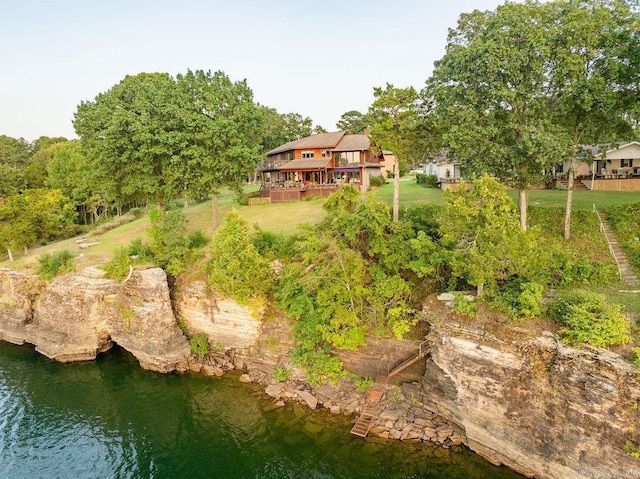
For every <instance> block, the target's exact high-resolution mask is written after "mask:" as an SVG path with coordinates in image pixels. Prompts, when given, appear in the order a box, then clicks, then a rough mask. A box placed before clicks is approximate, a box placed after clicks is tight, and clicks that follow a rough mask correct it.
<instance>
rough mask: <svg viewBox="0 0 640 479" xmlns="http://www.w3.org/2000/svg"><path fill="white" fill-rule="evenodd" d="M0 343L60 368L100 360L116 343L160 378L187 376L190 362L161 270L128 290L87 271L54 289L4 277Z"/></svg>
mask: <svg viewBox="0 0 640 479" xmlns="http://www.w3.org/2000/svg"><path fill="white" fill-rule="evenodd" d="M0 339H3V340H6V341H10V342H14V343H17V344H22V343H24V342H29V343H32V344H34V345H35V346H36V350H37V351H39V352H40V353H42V354H44V355H45V356H47V357H49V358H52V359H55V360H57V361H63V362H64V361H84V360H90V359H95V357H96V355H97V354H99V353H101V352H103V351H106V350H108V349H109V348H111V347H112V345H113V343H117V344H118V345H120V346H121V347H123V348H124V349H126V350H127V351H129V352H130V353H132V354H133V355H134V356H135V357H136V358H137V359H138V361H139V362H140V364H141V366H142V367H144V368H147V369H151V370H153V371H159V372H169V371H174V370H176V369H177V370H184V369H186V368H187V364H188V358H189V356H190V354H191V348H190V347H189V343H188V342H187V339H186V338H185V336H184V334H182V331H180V328H178V326H177V323H176V319H175V316H174V314H173V309H172V306H171V300H170V298H169V287H168V284H167V277H166V275H165V273H164V271H162V270H161V269H159V268H152V269H147V270H141V271H134V273H133V274H132V276H131V278H130V279H129V280H128V281H126V282H125V283H123V284H120V283H118V282H116V281H114V280H111V279H107V278H104V277H103V273H102V271H100V270H98V269H95V268H86V269H85V270H83V271H82V272H81V273H72V274H67V275H64V276H59V277H57V278H55V279H54V280H53V281H52V282H51V284H49V285H47V284H46V283H44V282H42V281H40V280H38V279H37V278H34V277H29V276H25V275H21V274H19V273H15V272H11V271H7V270H2V271H0Z"/></svg>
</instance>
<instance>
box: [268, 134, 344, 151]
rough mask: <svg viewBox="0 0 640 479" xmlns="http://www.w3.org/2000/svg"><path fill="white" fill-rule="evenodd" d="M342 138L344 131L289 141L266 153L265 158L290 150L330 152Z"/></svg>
mask: <svg viewBox="0 0 640 479" xmlns="http://www.w3.org/2000/svg"><path fill="white" fill-rule="evenodd" d="M343 136H345V132H344V131H337V132H335V133H320V134H318V135H311V136H307V137H305V138H300V139H299V140H294V141H290V142H289V143H285V144H284V145H280V146H278V147H277V148H274V149H273V150H271V151H269V152H267V156H268V155H275V154H277V153H283V152H285V151H291V150H305V149H319V150H331V149H333V148H335V147H336V145H337V144H338V143H339V142H340V140H341V139H342V137H343Z"/></svg>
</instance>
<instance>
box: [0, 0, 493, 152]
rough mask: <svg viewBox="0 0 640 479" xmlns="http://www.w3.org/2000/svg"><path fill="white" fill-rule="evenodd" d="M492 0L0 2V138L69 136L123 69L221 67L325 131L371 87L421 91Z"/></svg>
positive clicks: (369, 97) (261, 98)
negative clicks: (451, 38)
mask: <svg viewBox="0 0 640 479" xmlns="http://www.w3.org/2000/svg"><path fill="white" fill-rule="evenodd" d="M501 3H504V2H503V1H501V0H389V1H385V0H366V1H365V0H342V1H339V0H324V1H323V0H316V1H305V0H280V1H276V0H262V1H259V0H220V1H219V0H208V1H205V0H180V1H178V0H174V1H169V0H146V1H145V0H102V1H97V0H82V1H78V0H57V1H55V2H54V1H50V0H47V1H39V0H22V1H20V0H0V135H8V136H11V137H14V138H24V139H26V140H28V141H32V140H35V139H36V138H38V137H40V136H50V137H54V136H64V137H66V138H75V137H76V135H75V132H74V130H73V115H74V113H75V111H76V109H77V107H78V105H79V104H80V103H81V102H83V101H92V100H93V99H94V98H95V97H96V95H98V94H99V93H102V92H105V91H108V90H109V89H110V88H111V87H113V86H114V85H116V84H117V83H119V82H120V81H121V80H122V79H123V78H124V77H125V76H126V75H135V74H138V73H141V72H167V73H169V74H171V75H173V76H175V75H176V74H178V73H184V72H186V71H187V70H188V69H190V70H198V69H200V70H211V71H217V70H222V71H224V72H225V73H226V74H227V75H228V76H229V77H230V78H231V79H232V80H242V79H246V80H247V83H248V85H249V86H250V87H251V89H252V90H253V94H254V99H255V100H256V101H257V102H259V103H260V104H262V105H267V106H269V107H273V108H275V109H277V110H278V111H279V112H280V113H289V112H293V113H299V114H301V115H303V116H309V117H311V118H312V119H313V122H314V125H321V126H323V127H324V128H325V129H327V130H329V131H335V130H336V122H337V121H338V120H339V119H340V116H341V115H342V114H343V113H345V112H346V111H349V110H358V111H362V112H365V111H366V110H367V109H368V107H369V105H370V104H371V103H372V102H373V88H374V87H376V86H382V87H384V86H385V84H386V83H392V84H394V85H395V86H397V87H406V86H414V87H415V88H418V89H420V88H422V87H423V85H424V82H425V80H426V79H427V78H428V77H429V75H430V74H431V72H432V70H433V62H434V61H436V60H438V59H439V58H441V57H442V55H443V54H444V49H445V46H446V39H447V32H448V29H449V28H455V26H456V23H457V20H458V17H459V16H460V14H461V13H463V12H470V11H472V10H474V9H479V10H494V9H495V8H496V7H497V6H498V5H499V4H501Z"/></svg>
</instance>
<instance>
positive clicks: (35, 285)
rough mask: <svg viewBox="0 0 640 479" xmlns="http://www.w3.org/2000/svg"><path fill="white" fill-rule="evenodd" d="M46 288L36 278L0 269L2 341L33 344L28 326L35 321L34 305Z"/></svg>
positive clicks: (0, 334)
mask: <svg viewBox="0 0 640 479" xmlns="http://www.w3.org/2000/svg"><path fill="white" fill-rule="evenodd" d="M45 286H46V283H45V282H44V281H41V280H40V279H38V278H37V277H35V276H27V275H24V274H21V273H17V272H15V271H12V270H10V269H4V268H0V339H2V340H4V341H7V342H10V343H14V344H24V343H25V341H26V342H32V341H31V340H30V336H29V334H30V332H29V331H28V326H29V325H30V324H31V322H32V321H33V304H34V302H35V299H36V297H37V296H38V295H39V294H40V293H41V292H42V290H43V289H44V287H45Z"/></svg>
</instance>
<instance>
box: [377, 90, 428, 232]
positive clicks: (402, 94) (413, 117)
mask: <svg viewBox="0 0 640 479" xmlns="http://www.w3.org/2000/svg"><path fill="white" fill-rule="evenodd" d="M373 96H374V101H373V104H372V105H371V107H370V108H369V113H368V115H369V117H370V119H371V138H372V139H373V141H374V142H375V144H376V145H377V146H378V147H379V148H381V149H383V150H391V151H393V153H394V155H395V159H396V161H395V164H394V165H393V169H394V171H393V221H398V218H399V207H400V165H401V164H403V163H405V162H407V161H409V160H410V159H411V157H412V155H414V154H416V151H417V150H419V149H420V145H421V141H420V138H419V137H418V132H420V130H421V128H422V126H423V125H422V122H423V120H424V117H423V115H422V114H421V108H422V104H421V99H420V96H419V95H418V92H417V91H416V90H415V88H413V87H407V88H396V87H394V86H393V85H392V84H390V83H387V85H386V87H385V88H381V87H376V88H374V89H373Z"/></svg>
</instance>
